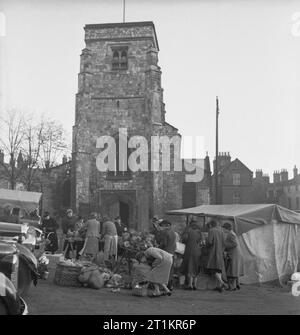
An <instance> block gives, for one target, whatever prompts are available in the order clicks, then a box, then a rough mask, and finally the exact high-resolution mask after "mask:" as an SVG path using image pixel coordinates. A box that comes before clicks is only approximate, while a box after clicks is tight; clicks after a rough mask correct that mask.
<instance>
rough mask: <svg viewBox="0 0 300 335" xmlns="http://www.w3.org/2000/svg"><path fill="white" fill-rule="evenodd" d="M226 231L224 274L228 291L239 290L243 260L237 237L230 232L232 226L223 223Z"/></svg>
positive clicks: (228, 223)
mask: <svg viewBox="0 0 300 335" xmlns="http://www.w3.org/2000/svg"><path fill="white" fill-rule="evenodd" d="M223 227H224V229H225V231H226V233H227V234H226V240H225V251H226V252H227V260H226V274H227V279H228V286H229V288H228V289H229V290H230V291H235V290H236V289H238V290H239V289H240V284H239V277H241V276H243V274H244V273H243V272H244V269H243V259H242V255H241V249H240V244H239V240H238V237H237V236H236V234H235V232H234V231H233V230H232V224H231V223H230V222H225V223H224V225H223Z"/></svg>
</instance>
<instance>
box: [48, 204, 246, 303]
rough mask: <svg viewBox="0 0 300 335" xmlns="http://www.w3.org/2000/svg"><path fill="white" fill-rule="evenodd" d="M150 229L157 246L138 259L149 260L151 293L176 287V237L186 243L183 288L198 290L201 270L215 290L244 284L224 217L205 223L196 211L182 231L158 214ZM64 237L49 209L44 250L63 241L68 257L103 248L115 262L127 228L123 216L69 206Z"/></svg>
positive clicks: (93, 254)
mask: <svg viewBox="0 0 300 335" xmlns="http://www.w3.org/2000/svg"><path fill="white" fill-rule="evenodd" d="M152 225H153V227H152V233H153V234H154V235H155V240H156V242H157V246H156V247H154V246H152V247H148V248H146V250H143V251H141V252H139V253H138V254H137V255H136V259H137V260H138V261H139V262H140V263H145V264H148V265H150V266H151V271H149V273H148V274H147V275H146V282H147V283H149V284H151V285H152V286H153V287H154V290H153V297H159V296H161V295H171V292H172V290H173V288H174V283H173V279H174V276H173V274H174V260H175V254H176V249H177V245H178V242H182V243H184V244H185V250H184V254H183V259H182V263H181V266H180V269H179V272H180V274H181V275H183V276H184V277H185V283H184V285H183V286H184V288H185V289H187V290H197V279H198V277H199V274H200V273H201V272H204V273H206V274H209V275H210V276H211V277H212V278H214V279H215V281H216V288H215V289H216V290H218V291H219V292H222V291H223V290H224V289H226V290H229V291H235V290H238V289H240V283H239V277H240V276H242V275H243V261H242V257H241V252H240V246H239V240H238V238H237V236H236V234H235V233H234V231H233V226H232V222H229V221H226V222H225V223H223V225H222V226H221V225H220V224H219V223H218V222H217V221H215V220H211V221H210V222H208V223H207V225H205V227H204V228H205V230H208V233H207V232H204V231H203V226H202V225H200V224H199V223H198V222H197V218H195V217H192V218H191V219H190V222H189V224H188V225H187V227H186V229H185V230H184V231H183V232H182V234H181V236H179V234H178V233H177V232H175V230H174V229H173V227H172V223H171V222H169V221H167V220H162V219H158V218H157V217H154V218H153V220H152ZM60 226H61V230H62V238H61V242H60V241H59V238H58V235H57V230H58V228H59V225H58V223H57V221H56V220H55V219H54V218H53V217H51V215H50V214H49V213H48V212H45V214H44V216H43V219H42V229H43V231H44V233H45V235H46V238H47V240H48V245H47V248H46V250H47V251H50V252H52V253H55V252H57V250H58V249H59V246H60V244H62V243H63V244H62V251H63V252H64V255H65V258H67V259H68V258H76V259H79V258H80V257H81V256H85V257H89V258H90V259H95V257H97V255H98V253H99V251H100V250H102V251H103V256H104V262H105V263H106V264H110V265H111V266H114V264H115V262H116V261H117V257H118V238H119V237H122V235H123V233H124V232H126V231H127V229H128V228H127V227H126V226H125V225H124V224H122V222H121V219H120V218H119V217H116V218H115V219H114V220H111V219H110V218H109V217H107V216H104V217H101V216H100V215H99V214H97V213H91V214H90V216H89V218H88V219H87V220H86V221H85V222H84V220H83V218H82V217H77V216H75V215H74V214H73V211H72V210H71V209H69V210H67V212H66V215H65V216H64V217H63V218H62V219H61V224H60Z"/></svg>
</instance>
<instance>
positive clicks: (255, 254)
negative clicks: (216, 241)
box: [167, 204, 300, 284]
mask: <svg viewBox="0 0 300 335" xmlns="http://www.w3.org/2000/svg"><path fill="white" fill-rule="evenodd" d="M167 214H169V215H185V216H189V215H194V216H198V217H203V218H205V221H204V222H208V221H209V220H210V219H211V218H216V219H218V221H220V222H222V221H226V220H231V221H232V223H233V229H234V231H235V232H236V234H237V235H238V237H239V241H240V245H241V250H242V256H243V259H244V265H245V274H244V276H243V277H242V278H241V282H242V283H245V284H252V283H263V282H268V281H273V280H279V282H280V283H281V284H282V283H284V282H285V281H286V280H287V278H289V276H290V275H291V274H292V273H294V272H296V271H297V267H299V260H300V227H299V225H300V214H299V213H296V212H294V211H291V210H289V209H287V208H284V207H281V206H279V205H275V204H245V205H203V206H198V207H193V208H186V209H179V210H172V211H169V212H168V213H167Z"/></svg>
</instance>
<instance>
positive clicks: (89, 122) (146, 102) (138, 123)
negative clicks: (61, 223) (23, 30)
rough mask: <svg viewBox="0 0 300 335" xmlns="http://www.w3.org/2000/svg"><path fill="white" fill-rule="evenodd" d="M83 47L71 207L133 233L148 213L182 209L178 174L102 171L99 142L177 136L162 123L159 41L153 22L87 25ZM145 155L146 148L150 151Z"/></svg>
mask: <svg viewBox="0 0 300 335" xmlns="http://www.w3.org/2000/svg"><path fill="white" fill-rule="evenodd" d="M84 29H85V43H86V47H85V48H84V49H83V50H82V54H81V56H80V57H81V58H80V73H79V75H78V93H77V94H76V117H75V125H74V127H73V157H72V178H73V180H72V207H73V209H75V210H76V211H78V212H79V213H81V214H83V215H84V214H86V213H88V212H89V211H91V210H96V211H100V212H101V213H102V214H108V215H110V216H111V217H112V218H114V217H115V216H121V218H122V220H123V222H125V223H127V224H128V225H129V226H130V227H133V228H137V229H139V230H142V229H147V228H148V227H149V221H150V219H151V218H152V217H153V216H154V215H163V214H164V211H165V210H167V209H173V208H179V207H181V205H182V199H181V193H182V181H183V174H182V173H181V172H174V171H170V172H162V171H158V172H151V171H149V172H143V171H138V172H130V171H129V172H122V171H117V172H100V171H99V170H98V169H97V166H96V158H97V156H98V155H99V152H100V149H97V148H96V141H97V138H99V137H100V136H103V135H110V136H113V137H115V138H116V139H117V134H118V131H119V129H120V128H127V131H128V137H131V136H134V135H141V136H144V137H145V138H146V139H147V141H148V143H149V148H150V143H151V140H150V138H151V136H152V135H160V136H162V135H167V136H169V137H171V136H173V135H178V131H177V129H176V128H174V127H173V126H171V125H170V124H168V123H167V122H166V121H165V105H164V102H163V89H162V87H161V69H160V67H159V66H158V51H159V47H158V42H157V36H156V32H155V27H154V24H153V23H152V22H133V23H130V22H128V23H110V24H92V25H86V26H85V28H84ZM149 150H150V149H149Z"/></svg>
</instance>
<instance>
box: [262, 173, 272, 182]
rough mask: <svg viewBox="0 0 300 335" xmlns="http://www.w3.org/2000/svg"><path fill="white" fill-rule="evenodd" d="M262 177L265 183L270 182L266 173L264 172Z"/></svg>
mask: <svg viewBox="0 0 300 335" xmlns="http://www.w3.org/2000/svg"><path fill="white" fill-rule="evenodd" d="M262 178H263V181H264V182H265V183H266V184H269V183H270V177H269V175H268V174H264V175H263V176H262Z"/></svg>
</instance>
